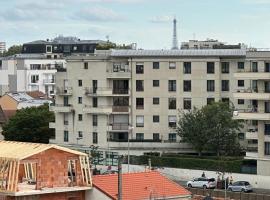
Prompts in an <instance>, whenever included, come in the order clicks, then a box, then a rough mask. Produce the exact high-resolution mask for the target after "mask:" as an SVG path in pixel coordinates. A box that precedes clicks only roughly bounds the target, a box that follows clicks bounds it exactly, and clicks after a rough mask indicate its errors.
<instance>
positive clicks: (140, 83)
mask: <svg viewBox="0 0 270 200" xmlns="http://www.w3.org/2000/svg"><path fill="white" fill-rule="evenodd" d="M143 90H144V87H143V80H136V91H137V92H143Z"/></svg>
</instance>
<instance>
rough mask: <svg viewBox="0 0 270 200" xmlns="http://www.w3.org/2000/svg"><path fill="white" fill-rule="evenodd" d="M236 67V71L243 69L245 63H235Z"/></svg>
mask: <svg viewBox="0 0 270 200" xmlns="http://www.w3.org/2000/svg"><path fill="white" fill-rule="evenodd" d="M237 67H238V69H240V70H242V69H245V63H244V62H238V63H237Z"/></svg>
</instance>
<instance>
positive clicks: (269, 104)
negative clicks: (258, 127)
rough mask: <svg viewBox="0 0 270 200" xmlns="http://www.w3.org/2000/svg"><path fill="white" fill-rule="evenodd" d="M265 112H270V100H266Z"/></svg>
mask: <svg viewBox="0 0 270 200" xmlns="http://www.w3.org/2000/svg"><path fill="white" fill-rule="evenodd" d="M264 112H265V113H270V101H266V102H264Z"/></svg>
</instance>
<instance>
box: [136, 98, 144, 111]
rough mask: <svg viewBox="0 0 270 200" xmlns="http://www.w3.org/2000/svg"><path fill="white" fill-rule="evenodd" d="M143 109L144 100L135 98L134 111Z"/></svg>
mask: <svg viewBox="0 0 270 200" xmlns="http://www.w3.org/2000/svg"><path fill="white" fill-rule="evenodd" d="M143 108H144V99H143V98H136V109H143Z"/></svg>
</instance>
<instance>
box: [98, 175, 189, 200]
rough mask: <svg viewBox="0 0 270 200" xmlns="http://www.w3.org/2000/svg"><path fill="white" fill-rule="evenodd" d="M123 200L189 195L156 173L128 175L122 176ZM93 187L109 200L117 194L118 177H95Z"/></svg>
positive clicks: (183, 189)
mask: <svg viewBox="0 0 270 200" xmlns="http://www.w3.org/2000/svg"><path fill="white" fill-rule="evenodd" d="M122 177H123V178H122V185H123V187H122V188H123V190H122V194H123V195H122V196H123V200H143V199H150V197H151V199H155V198H165V197H167V198H169V197H181V196H182V197H183V196H189V195H191V193H190V192H189V191H188V190H186V189H185V188H183V187H181V186H180V185H178V184H176V183H174V182H173V181H171V180H169V179H168V178H166V177H165V176H163V175H161V174H160V173H159V172H157V171H151V172H139V173H129V174H123V175H122ZM93 185H94V187H96V188H97V189H98V190H100V191H101V192H103V193H104V194H106V195H107V196H108V197H110V198H111V199H114V200H116V199H117V194H118V175H117V174H110V175H97V176H94V178H93Z"/></svg>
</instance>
